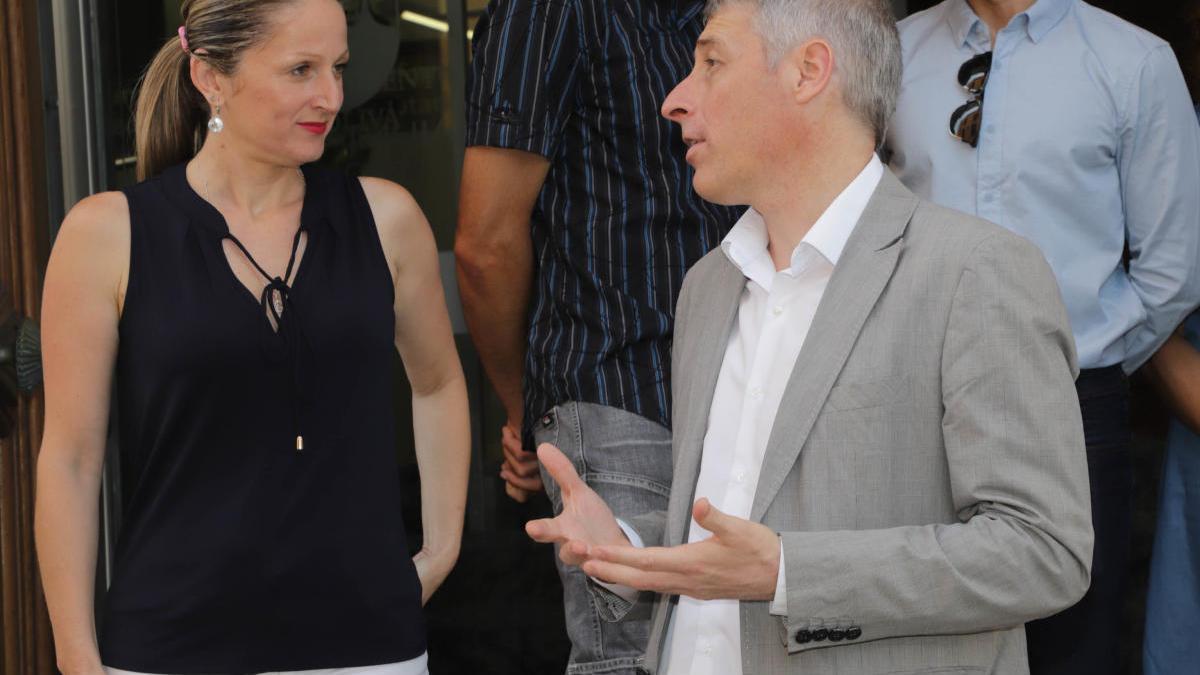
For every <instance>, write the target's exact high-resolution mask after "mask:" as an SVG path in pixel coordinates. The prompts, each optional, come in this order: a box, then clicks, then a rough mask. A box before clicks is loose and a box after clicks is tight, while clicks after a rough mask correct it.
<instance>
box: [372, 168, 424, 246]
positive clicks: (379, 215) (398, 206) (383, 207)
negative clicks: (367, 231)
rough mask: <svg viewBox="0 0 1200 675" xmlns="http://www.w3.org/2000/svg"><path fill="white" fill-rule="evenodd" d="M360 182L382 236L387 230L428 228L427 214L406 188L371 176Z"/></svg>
mask: <svg viewBox="0 0 1200 675" xmlns="http://www.w3.org/2000/svg"><path fill="white" fill-rule="evenodd" d="M358 180H359V182H360V183H362V187H363V192H364V193H366V195H367V203H368V204H370V205H371V214H372V215H373V216H375V221H376V225H377V226H378V227H379V229H380V232H381V234H382V233H383V232H384V231H385V230H389V231H390V230H396V229H400V230H403V229H405V228H410V227H415V226H418V225H419V226H422V227H428V225H427V224H426V223H425V214H424V213H422V212H421V207H420V206H419V205H418V204H417V200H416V199H414V198H413V196H412V193H410V192H409V191H408V190H406V189H405V188H404V186H402V185H399V184H397V183H393V182H392V181H390V180H387V179H384V178H371V177H369V176H363V177H362V178H359V179H358Z"/></svg>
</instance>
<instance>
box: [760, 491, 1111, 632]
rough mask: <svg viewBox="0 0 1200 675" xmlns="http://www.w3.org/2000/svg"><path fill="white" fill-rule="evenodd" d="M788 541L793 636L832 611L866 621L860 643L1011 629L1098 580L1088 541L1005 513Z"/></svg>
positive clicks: (796, 535)
mask: <svg viewBox="0 0 1200 675" xmlns="http://www.w3.org/2000/svg"><path fill="white" fill-rule="evenodd" d="M782 539H783V548H784V560H785V561H786V567H787V574H786V582H787V609H788V618H787V623H788V628H789V630H788V633H789V635H790V636H794V635H795V633H796V631H797V630H799V629H803V628H809V627H812V626H814V625H816V624H819V623H820V622H821V621H822V620H828V619H829V618H830V617H839V618H841V619H842V620H847V621H850V622H851V623H852V624H853V625H854V626H856V627H859V628H860V629H861V630H862V636H861V638H860V641H867V640H877V639H881V638H888V637H898V636H916V635H949V634H962V633H976V632H983V631H989V630H998V629H1004V628H1009V627H1012V626H1016V625H1019V624H1022V623H1025V622H1027V621H1031V620H1033V619H1037V618H1041V617H1044V616H1047V615H1050V614H1053V613H1054V612H1056V611H1059V610H1061V609H1062V608H1064V607H1067V606H1070V605H1071V604H1073V603H1074V602H1075V601H1077V600H1078V598H1079V596H1081V595H1082V594H1083V592H1084V591H1085V590H1086V589H1087V586H1088V580H1089V574H1088V568H1087V565H1088V561H1087V560H1083V559H1081V558H1080V556H1079V555H1078V554H1077V552H1078V551H1079V550H1080V549H1081V548H1087V547H1085V546H1083V545H1082V544H1081V543H1080V542H1070V543H1064V542H1059V541H1056V540H1055V539H1054V538H1052V537H1051V536H1049V535H1048V534H1047V533H1046V532H1044V531H1040V530H1038V529H1037V528H1036V527H1032V526H1030V525H1029V524H1028V523H1024V522H1021V521H1020V520H1019V519H1017V518H1013V517H1011V516H1008V515H1005V516H1000V515H999V514H998V513H996V512H991V513H986V514H984V513H981V514H979V515H976V516H975V517H974V518H972V519H971V520H970V521H968V522H966V523H956V524H949V525H926V526H909V527H897V528H891V529H886V530H866V531H840V532H785V533H783V534H782ZM818 646H827V645H808V647H818ZM795 647H796V648H801V647H802V645H795Z"/></svg>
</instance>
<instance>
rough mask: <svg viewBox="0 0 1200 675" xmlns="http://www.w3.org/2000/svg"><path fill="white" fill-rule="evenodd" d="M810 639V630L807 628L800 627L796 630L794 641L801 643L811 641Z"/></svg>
mask: <svg viewBox="0 0 1200 675" xmlns="http://www.w3.org/2000/svg"><path fill="white" fill-rule="evenodd" d="M812 639H813V638H812V631H810V630H808V629H807V628H801V629H800V630H798V631H796V642H799V643H800V644H802V645H803V644H808V643H809V642H812Z"/></svg>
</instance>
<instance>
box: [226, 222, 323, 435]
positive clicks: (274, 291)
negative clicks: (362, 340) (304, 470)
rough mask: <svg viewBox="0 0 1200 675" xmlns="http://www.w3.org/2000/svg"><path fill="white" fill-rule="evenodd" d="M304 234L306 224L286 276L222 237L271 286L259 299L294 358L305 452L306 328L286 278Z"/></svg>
mask: <svg viewBox="0 0 1200 675" xmlns="http://www.w3.org/2000/svg"><path fill="white" fill-rule="evenodd" d="M303 234H304V227H299V228H297V229H296V236H295V238H294V239H292V253H291V256H290V257H289V258H288V264H287V270H286V271H285V272H284V274H283V277H272V276H271V275H270V274H268V273H267V271H266V270H265V269H263V267H262V265H259V264H258V261H257V260H255V259H254V256H252V255H250V250H249V249H247V248H246V247H245V245H243V244H242V242H240V241H238V238H237V237H235V236H233V234H231V233H226V234H225V235H224V236H223V237H222V239H228V240H229V241H231V242H233V245H234V246H237V247H238V249H239V250H241V252H242V255H244V256H246V260H249V261H250V264H251V265H253V266H254V269H256V270H258V273H259V274H261V275H262V276H263V278H264V279H266V280H267V285H266V286H265V287H264V288H263V291H262V295H260V296H259V299H258V300H259V304H260V305H262V308H263V311H264V312H265V313H267V314H268V315H270V317H271V318H272V319H273V320H274V322H275V327H276V330H275V335H276V340H275V341H274V342H275V343H276V344H278V345H279V346H280V347H281V348H282V351H283V352H284V354H285V355H286V357H287V358H288V359H289V360H290V361H291V363H290V366H291V371H292V372H291V380H292V381H291V399H292V400H291V404H292V428H293V429H295V431H296V452H304V430H303V428H302V426H301V422H300V420H301V416H300V388H301V384H302V381H303V380H302V372H301V368H302V364H303V361H304V359H303V358H302V355H301V353H300V348H301V345H302V343H303V342H304V331H303V329H302V328H301V321H300V317H299V316H298V315H297V313H296V306H295V305H294V304H292V299H291V290H292V289H291V287H290V286H288V284H287V281H284V280H285V279H291V278H292V268H293V267H294V266H295V264H296V253H297V251H298V250H299V248H300V237H301V235H303Z"/></svg>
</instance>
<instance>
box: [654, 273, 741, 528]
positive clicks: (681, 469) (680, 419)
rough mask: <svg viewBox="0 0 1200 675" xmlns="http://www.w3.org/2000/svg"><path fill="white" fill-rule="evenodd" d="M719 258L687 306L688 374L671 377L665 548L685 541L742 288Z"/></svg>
mask: <svg viewBox="0 0 1200 675" xmlns="http://www.w3.org/2000/svg"><path fill="white" fill-rule="evenodd" d="M718 256H719V257H718V259H717V260H716V261H715V262H716V263H717V264H716V265H715V269H714V270H713V272H712V274H711V276H710V277H708V278H706V279H705V280H704V283H702V284H699V285H698V286H697V287H696V291H697V293H696V294H695V296H696V299H695V300H693V301H692V303H691V304H692V307H693V312H694V316H693V318H691V319H690V321H689V323H691V324H692V325H695V326H696V328H695V332H696V337H695V339H694V340H691V341H690V342H688V343H687V347H686V351H685V352H684V353H683V354H681V358H680V360H679V363H680V364H682V365H684V366H685V367H686V370H687V372H684V373H673V374H672V377H677V378H680V382H681V384H684V385H685V386H682V387H679V388H678V389H677V390H676V396H677V397H678V398H679V399H681V400H676V401H675V411H676V416H675V434H674V439H673V440H674V443H675V466H674V474H673V477H672V480H671V485H672V487H673V489H672V490H671V498H670V505H669V506H668V509H667V530H666V533H665V543H666V545H668V546H673V545H675V544H681V543H683V540H684V538H685V537H686V536H687V531H688V529H687V528H688V525H689V524H690V523H691V520H692V496H693V495H694V494H695V492H696V480H697V478H698V477H699V475H700V459H701V455H702V453H703V449H704V436H705V433H706V432H707V431H708V415H709V411H710V410H711V409H712V400H713V395H714V393H715V392H716V388H717V377H718V376H719V375H720V373H721V362H722V361H723V360H724V354H725V346H726V344H727V343H728V342H729V334H730V332H731V331H732V330H733V322H734V321H735V320H736V318H737V310H738V306H739V304H740V303H741V298H742V291H743V290H744V289H745V287H746V277H745V276H743V275H742V273H741V271H740V270H738V268H737V267H736V266H734V264H733V263H732V262H730V261H729V259H728V258H727V257H725V254H724V253H723V252H722V253H720V254H718ZM677 345H678V343H677ZM685 486H686V487H685ZM681 487H684V489H675V488H681Z"/></svg>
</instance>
